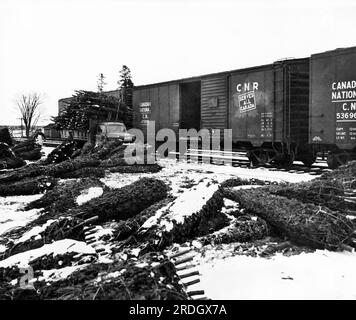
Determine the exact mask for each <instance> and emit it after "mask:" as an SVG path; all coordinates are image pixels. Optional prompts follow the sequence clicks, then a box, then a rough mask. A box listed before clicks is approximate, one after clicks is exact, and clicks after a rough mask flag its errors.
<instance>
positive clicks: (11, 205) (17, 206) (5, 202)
mask: <svg viewBox="0 0 356 320" xmlns="http://www.w3.org/2000/svg"><path fill="white" fill-rule="evenodd" d="M40 197H42V195H33V196H14V197H0V238H1V236H2V235H4V234H5V233H7V232H9V231H11V230H14V229H17V228H20V227H23V226H25V225H27V224H28V223H30V222H31V221H33V220H34V219H36V218H37V217H38V216H39V213H40V211H41V209H33V210H29V211H21V209H22V208H23V206H24V205H25V204H26V203H29V202H31V201H34V200H36V199H39V198H40Z"/></svg>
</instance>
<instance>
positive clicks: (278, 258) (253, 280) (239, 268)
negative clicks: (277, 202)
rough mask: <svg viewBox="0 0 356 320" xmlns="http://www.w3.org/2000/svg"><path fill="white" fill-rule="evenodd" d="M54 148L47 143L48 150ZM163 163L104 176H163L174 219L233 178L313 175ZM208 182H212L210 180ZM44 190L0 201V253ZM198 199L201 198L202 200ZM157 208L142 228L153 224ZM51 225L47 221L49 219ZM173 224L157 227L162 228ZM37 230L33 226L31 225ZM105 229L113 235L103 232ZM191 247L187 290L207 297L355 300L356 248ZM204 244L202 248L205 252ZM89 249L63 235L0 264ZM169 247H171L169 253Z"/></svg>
mask: <svg viewBox="0 0 356 320" xmlns="http://www.w3.org/2000/svg"><path fill="white" fill-rule="evenodd" d="M51 150H52V148H44V149H43V151H44V152H45V154H46V155H47V154H48V153H49V152H50V151H51ZM160 164H161V165H162V166H163V167H164V168H163V169H162V170H161V171H160V172H158V173H154V174H152V173H147V174H131V173H130V174H121V173H113V174H108V175H107V176H106V177H105V178H103V179H102V181H103V182H104V183H105V184H106V185H107V186H109V187H111V188H121V187H123V186H125V185H128V184H130V183H132V182H134V181H136V180H138V179H140V178H142V177H154V178H157V179H161V180H163V181H164V182H166V183H167V184H168V185H169V186H170V187H171V194H172V195H173V196H175V197H177V199H176V200H175V201H174V202H173V203H171V204H170V210H171V212H173V213H178V214H176V215H174V214H172V216H171V217H170V218H171V219H173V220H176V221H179V219H182V218H183V217H184V215H185V214H189V213H190V212H196V211H197V210H199V209H200V208H201V207H202V205H204V203H203V202H201V200H199V199H208V198H209V196H211V194H212V193H213V192H214V191H215V190H216V188H217V185H218V184H217V183H221V182H223V181H224V180H227V179H229V178H232V177H240V178H245V179H252V178H255V179H261V180H265V181H271V182H273V181H275V182H291V183H295V182H301V181H310V180H312V179H314V178H315V176H314V175H310V174H308V173H289V172H284V171H278V170H277V171H271V170H268V169H265V168H256V169H249V168H241V167H231V166H217V165H210V164H197V163H187V162H179V163H178V162H176V161H173V160H161V161H160ZM209 181H210V182H212V183H213V184H210V185H209V183H207V182H209ZM214 183H215V184H214ZM102 192H103V190H102V189H101V188H91V189H88V190H86V192H84V193H82V194H81V195H80V196H79V197H78V199H77V203H78V204H81V203H85V202H86V201H88V200H90V199H91V198H94V197H98V196H100V195H101V194H102ZM40 197H41V195H35V196H21V197H6V198H0V252H2V251H5V250H6V246H5V245H4V243H5V240H6V233H7V232H9V231H11V230H15V229H16V228H19V227H23V226H25V225H27V224H28V223H30V222H31V221H33V220H34V219H35V218H37V217H38V215H39V213H40V210H30V211H26V212H24V211H21V209H22V208H23V207H24V205H25V204H26V203H29V202H30V201H33V200H34V199H38V198H40ZM199 201H200V202H199ZM159 220H160V212H157V214H156V216H154V217H153V218H152V219H151V220H150V221H147V222H146V224H145V225H144V226H143V228H149V227H150V225H152V224H154V223H158V221H159ZM48 223H51V221H49V222H48ZM44 227H45V226H38V227H35V228H33V229H32V230H30V231H28V233H27V234H25V235H22V238H19V239H13V240H15V241H17V242H21V241H23V240H24V239H28V238H29V237H31V236H33V235H36V233H37V234H38V233H39V232H40V231H41V230H43V228H44ZM170 227H171V226H170V225H169V224H168V225H167V224H166V225H164V224H162V228H165V229H169V228H170ZM36 228H37V229H36ZM100 232H102V233H105V232H108V233H109V232H110V230H103V229H102V228H101V231H100ZM186 245H187V246H190V248H192V252H194V260H193V264H194V265H195V270H199V272H200V274H201V276H200V280H201V282H200V283H198V284H196V285H194V286H192V287H190V289H191V290H198V289H203V290H205V296H207V297H208V298H212V299H355V298H356V274H355V273H354V270H355V267H356V253H355V252H352V253H350V252H331V251H327V250H317V251H314V252H301V253H299V254H294V255H291V256H286V255H283V254H281V253H276V254H275V255H273V256H271V257H268V258H262V257H260V256H256V257H254V256H250V255H244V254H238V255H236V254H235V252H236V250H238V249H239V248H240V247H239V244H238V243H233V244H229V245H225V246H222V245H219V246H217V247H214V246H211V245H210V246H208V247H206V248H202V247H201V245H200V244H199V242H198V241H193V242H191V243H187V244H186ZM202 249H204V250H202ZM70 251H72V252H78V253H82V254H85V253H91V252H92V251H93V248H92V247H91V246H89V245H87V244H85V243H84V242H78V241H74V240H70V239H64V240H60V241H57V242H54V243H52V244H49V245H45V246H43V247H42V248H39V249H35V250H31V251H28V252H24V253H21V254H18V255H14V256H11V257H9V258H8V259H6V260H3V261H1V262H0V267H1V266H11V265H20V264H21V265H26V263H28V261H29V260H30V259H33V258H34V257H38V256H41V255H44V254H49V253H51V252H54V253H58V254H59V253H63V252H70ZM168 251H169V250H168ZM76 269H78V267H75V266H74V267H66V268H62V269H56V270H52V271H46V272H45V273H44V277H45V278H46V277H47V279H49V278H50V277H52V278H53V277H57V278H58V277H59V278H60V277H66V276H68V275H69V274H70V273H71V272H73V271H74V270H76Z"/></svg>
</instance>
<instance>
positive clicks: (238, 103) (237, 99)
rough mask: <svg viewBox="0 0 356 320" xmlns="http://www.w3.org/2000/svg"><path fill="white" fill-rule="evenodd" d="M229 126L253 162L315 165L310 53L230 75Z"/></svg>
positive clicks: (234, 139) (237, 141)
mask: <svg viewBox="0 0 356 320" xmlns="http://www.w3.org/2000/svg"><path fill="white" fill-rule="evenodd" d="M229 92H230V110H229V115H230V116H229V120H230V121H229V127H230V128H232V137H233V142H234V143H235V145H237V146H238V147H242V148H245V149H247V150H249V151H248V157H249V159H250V161H251V162H252V163H256V164H257V163H277V164H283V165H289V164H291V163H292V162H293V161H294V160H300V161H303V162H304V164H305V165H311V164H312V163H313V162H314V161H315V158H316V157H315V154H314V153H313V150H312V148H311V147H310V145H308V117H309V59H308V58H305V59H291V60H283V61H279V62H276V63H274V64H271V65H265V66H260V67H255V68H249V69H242V70H236V71H233V72H232V73H231V76H230V88H229Z"/></svg>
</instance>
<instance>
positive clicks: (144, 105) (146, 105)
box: [140, 101, 151, 125]
mask: <svg viewBox="0 0 356 320" xmlns="http://www.w3.org/2000/svg"><path fill="white" fill-rule="evenodd" d="M150 113H151V102H149V101H147V102H141V103H140V114H141V124H142V125H147V123H148V121H149V120H150V117H149V115H150Z"/></svg>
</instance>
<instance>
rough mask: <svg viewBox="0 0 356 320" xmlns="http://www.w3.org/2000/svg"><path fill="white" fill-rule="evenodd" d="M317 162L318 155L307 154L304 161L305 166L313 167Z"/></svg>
mask: <svg viewBox="0 0 356 320" xmlns="http://www.w3.org/2000/svg"><path fill="white" fill-rule="evenodd" d="M315 161H316V155H313V154H307V155H306V156H305V157H304V158H303V159H302V162H303V164H304V165H305V166H307V167H311V165H312V164H313V163H314V162H315Z"/></svg>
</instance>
